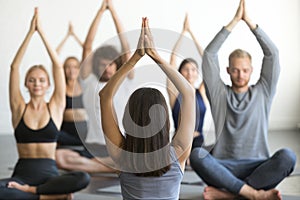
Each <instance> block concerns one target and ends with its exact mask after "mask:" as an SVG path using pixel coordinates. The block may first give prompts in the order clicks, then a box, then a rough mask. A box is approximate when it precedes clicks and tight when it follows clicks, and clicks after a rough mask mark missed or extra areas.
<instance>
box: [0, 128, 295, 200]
mask: <svg viewBox="0 0 300 200" xmlns="http://www.w3.org/2000/svg"><path fill="white" fill-rule="evenodd" d="M269 141H270V150H271V153H273V152H274V151H276V150H277V149H279V148H282V147H289V148H291V149H292V150H294V151H295V152H296V154H297V157H298V160H297V164H296V169H295V171H294V172H293V174H292V175H291V176H290V177H288V178H286V179H285V180H283V181H282V183H280V184H279V186H278V187H277V189H279V190H280V192H281V194H282V195H283V199H284V200H300V164H299V162H298V161H299V159H300V131H296V130H295V131H273V132H270V134H269ZM17 159H18V157H17V150H16V146H15V140H14V137H13V135H12V134H6V135H0V179H1V178H7V177H10V176H11V173H12V170H13V166H14V165H15V163H16V161H17ZM203 188H204V185H203V183H202V181H201V180H200V178H199V177H198V176H197V175H196V174H195V173H194V172H193V171H191V170H186V172H185V175H184V179H183V182H182V185H181V191H180V199H191V200H192V199H198V200H199V199H202V196H201V193H202V191H203ZM74 196H75V200H94V199H105V200H110V199H115V200H120V199H122V197H121V193H120V186H119V180H118V177H117V176H116V175H115V174H101V173H99V174H92V179H91V183H90V184H89V186H88V187H87V188H86V189H84V190H82V191H80V192H78V193H76V194H75V195H74Z"/></svg>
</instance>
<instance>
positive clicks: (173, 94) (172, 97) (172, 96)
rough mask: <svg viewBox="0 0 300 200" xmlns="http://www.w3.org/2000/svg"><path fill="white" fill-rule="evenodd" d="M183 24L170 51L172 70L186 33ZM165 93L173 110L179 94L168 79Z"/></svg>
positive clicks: (175, 64)
mask: <svg viewBox="0 0 300 200" xmlns="http://www.w3.org/2000/svg"><path fill="white" fill-rule="evenodd" d="M186 19H187V15H186V18H185V22H186ZM185 22H184V26H183V29H182V31H181V33H180V36H179V38H178V40H177V41H176V43H175V45H174V47H173V49H172V53H171V57H170V65H171V66H172V67H173V68H174V69H177V63H176V57H177V52H178V49H179V47H180V44H181V42H182V39H183V37H184V34H185V33H186V32H187V27H186V23H185ZM167 92H168V95H169V102H170V106H171V108H173V107H174V104H175V101H176V98H177V96H178V93H179V92H178V90H177V89H176V87H175V86H174V84H173V83H172V81H171V80H170V79H169V78H167Z"/></svg>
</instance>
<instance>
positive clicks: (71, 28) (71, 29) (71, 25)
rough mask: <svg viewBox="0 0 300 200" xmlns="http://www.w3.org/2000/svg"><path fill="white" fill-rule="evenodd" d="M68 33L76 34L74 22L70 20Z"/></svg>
mask: <svg viewBox="0 0 300 200" xmlns="http://www.w3.org/2000/svg"><path fill="white" fill-rule="evenodd" d="M68 35H74V29H73V24H72V23H71V22H69V29H68Z"/></svg>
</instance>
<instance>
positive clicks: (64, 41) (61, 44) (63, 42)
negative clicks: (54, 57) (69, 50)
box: [56, 35, 69, 54]
mask: <svg viewBox="0 0 300 200" xmlns="http://www.w3.org/2000/svg"><path fill="white" fill-rule="evenodd" d="M68 37H69V35H66V36H65V37H64V38H63V40H62V41H61V42H60V43H59V45H58V46H57V48H56V52H57V53H58V54H60V52H61V49H62V48H63V46H64V45H65V43H66V41H67V39H68Z"/></svg>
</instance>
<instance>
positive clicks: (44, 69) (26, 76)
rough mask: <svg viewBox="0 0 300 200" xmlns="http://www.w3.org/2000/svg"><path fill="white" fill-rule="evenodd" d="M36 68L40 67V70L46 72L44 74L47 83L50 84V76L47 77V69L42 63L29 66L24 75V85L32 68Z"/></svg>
mask: <svg viewBox="0 0 300 200" xmlns="http://www.w3.org/2000/svg"><path fill="white" fill-rule="evenodd" d="M36 69H40V70H42V71H44V72H45V74H46V76H47V80H48V83H49V85H50V78H49V74H48V71H47V70H46V68H45V67H44V66H43V65H33V66H32V67H30V68H29V69H28V71H27V72H26V75H25V81H24V85H25V86H26V81H27V78H28V75H29V74H30V73H31V72H32V71H34V70H36Z"/></svg>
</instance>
